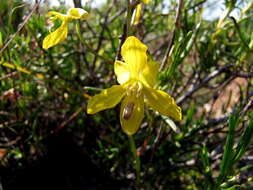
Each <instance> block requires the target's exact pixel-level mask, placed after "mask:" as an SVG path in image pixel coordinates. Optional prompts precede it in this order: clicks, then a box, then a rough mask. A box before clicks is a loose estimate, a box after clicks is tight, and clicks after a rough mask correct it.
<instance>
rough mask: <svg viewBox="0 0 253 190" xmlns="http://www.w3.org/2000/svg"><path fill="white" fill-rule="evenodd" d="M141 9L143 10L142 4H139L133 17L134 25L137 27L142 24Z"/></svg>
mask: <svg viewBox="0 0 253 190" xmlns="http://www.w3.org/2000/svg"><path fill="white" fill-rule="evenodd" d="M141 9H142V4H141V3H139V4H138V5H137V6H136V8H135V10H134V13H133V16H134V17H133V18H134V20H133V24H134V25H137V24H139V22H140V17H141Z"/></svg>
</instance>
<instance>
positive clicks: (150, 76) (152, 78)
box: [140, 57, 159, 88]
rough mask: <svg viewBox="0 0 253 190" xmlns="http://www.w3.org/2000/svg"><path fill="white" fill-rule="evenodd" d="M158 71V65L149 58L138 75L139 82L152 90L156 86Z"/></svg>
mask: <svg viewBox="0 0 253 190" xmlns="http://www.w3.org/2000/svg"><path fill="white" fill-rule="evenodd" d="M158 70H159V64H158V63H156V62H155V61H154V60H153V59H152V58H151V57H149V60H148V62H147V64H146V65H145V67H144V69H143V72H142V73H141V75H140V80H141V81H142V82H143V83H144V84H145V85H146V86H148V87H151V88H152V87H153V86H154V85H155V84H156V81H157V74H158Z"/></svg>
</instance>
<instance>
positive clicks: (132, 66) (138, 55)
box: [121, 36, 148, 79]
mask: <svg viewBox="0 0 253 190" xmlns="http://www.w3.org/2000/svg"><path fill="white" fill-rule="evenodd" d="M147 49H148V48H147V46H146V45H144V44H143V43H141V41H140V40H138V39H137V38H136V37H134V36H130V37H128V38H127V39H126V41H125V42H124V44H123V45H122V48H121V55H122V57H123V59H124V61H125V62H126V64H127V65H128V67H129V71H130V73H131V78H135V79H139V74H140V73H141V72H142V70H143V68H144V66H145V64H147V54H146V51H147Z"/></svg>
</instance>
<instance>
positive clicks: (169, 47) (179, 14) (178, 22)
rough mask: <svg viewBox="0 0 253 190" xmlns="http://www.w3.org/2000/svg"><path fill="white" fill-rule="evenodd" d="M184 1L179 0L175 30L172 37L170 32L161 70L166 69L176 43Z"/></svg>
mask: <svg viewBox="0 0 253 190" xmlns="http://www.w3.org/2000/svg"><path fill="white" fill-rule="evenodd" d="M183 3H184V2H183V0H179V2H178V7H177V13H176V20H175V25H174V29H173V32H172V37H171V38H170V33H169V43H168V48H167V49H166V53H165V56H164V57H163V61H162V64H161V66H160V69H159V71H162V70H163V69H164V67H165V65H166V62H167V60H168V58H169V54H170V51H171V48H172V46H173V44H174V40H175V36H176V30H177V29H178V28H179V27H180V16H181V11H182V8H183Z"/></svg>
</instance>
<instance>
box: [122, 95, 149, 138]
mask: <svg viewBox="0 0 253 190" xmlns="http://www.w3.org/2000/svg"><path fill="white" fill-rule="evenodd" d="M143 117H144V98H143V94H140V96H139V97H136V95H135V96H134V95H129V96H126V97H125V98H124V99H123V101H122V103H121V108H120V123H121V127H122V129H123V131H124V132H125V133H126V134H128V135H133V134H134V133H136V131H137V130H138V129H139V127H140V125H141V122H142V119H143Z"/></svg>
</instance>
